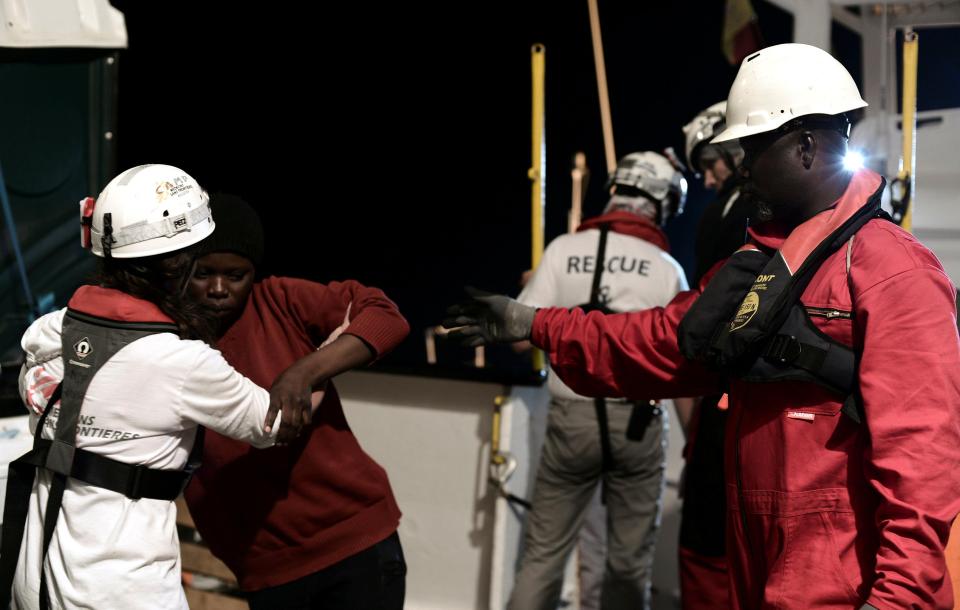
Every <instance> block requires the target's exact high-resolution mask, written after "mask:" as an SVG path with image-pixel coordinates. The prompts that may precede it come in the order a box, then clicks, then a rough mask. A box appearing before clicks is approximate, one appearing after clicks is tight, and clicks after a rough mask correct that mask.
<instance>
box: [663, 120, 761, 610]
mask: <svg viewBox="0 0 960 610" xmlns="http://www.w3.org/2000/svg"><path fill="white" fill-rule="evenodd" d="M726 111H727V102H726V101H723V102H718V103H716V104H713V105H711V106H710V107H708V108H706V109H704V110H702V111H701V112H700V113H699V114H697V116H695V117H694V118H693V120H691V121H690V122H689V123H687V124H686V125H685V126H684V127H683V135H684V139H685V141H686V154H687V165H688V167H689V169H690V171H691V172H693V173H694V175H696V176H698V177H699V176H702V177H703V185H704V186H705V187H706V188H708V189H713V190H715V191H716V192H717V198H716V199H715V200H714V201H712V202H711V203H710V204H709V205H707V207H706V208H705V209H704V211H703V215H702V216H701V217H700V221H699V223H698V228H697V240H696V276H695V278H694V285H697V284H699V283H700V280H701V279H702V278H703V276H704V275H706V274H707V272H708V271H709V270H710V269H711V268H712V267H713V266H714V265H716V264H717V263H718V262H720V261H721V260H724V259H726V258H727V257H728V256H730V255H731V254H733V253H734V252H735V251H736V250H737V249H739V248H740V247H741V246H742V245H743V244H744V241H745V240H746V236H747V223H748V222H749V218H750V216H751V215H752V210H751V206H750V204H749V198H748V197H745V196H743V194H742V193H741V190H740V180H739V179H738V175H737V172H738V169H737V168H738V166H739V164H740V161H741V160H742V159H743V150H742V149H741V148H740V146H739V144H737V143H736V141H735V140H729V141H727V142H722V143H720V144H711V143H710V140H712V139H713V138H714V136H716V135H717V134H719V133H720V132H721V131H723V129H724V127H725V126H726ZM720 398H721V395H720V394H719V393H715V394H711V395H708V396H704V397H702V399H701V400H700V401H699V403H698V404H697V406H696V408H695V409H694V411H693V416H692V417H691V423H690V429H689V431H688V434H687V446H686V447H685V448H684V458H685V460H686V467H685V468H684V472H683V490H682V496H683V508H682V518H681V520H680V540H679V545H678V549H677V550H678V560H679V566H680V600H681V605H682V607H683V608H684V610H700V609H703V610H718V609H722V608H728V607H729V601H728V600H729V598H730V593H729V586H728V584H727V580H728V579H727V561H726V550H725V548H726V541H725V535H726V528H725V527H724V523H725V521H726V491H725V489H724V479H723V431H724V428H725V426H726V419H727V412H726V411H725V410H721V409H719V408H717V403H718V402H719V400H720Z"/></svg>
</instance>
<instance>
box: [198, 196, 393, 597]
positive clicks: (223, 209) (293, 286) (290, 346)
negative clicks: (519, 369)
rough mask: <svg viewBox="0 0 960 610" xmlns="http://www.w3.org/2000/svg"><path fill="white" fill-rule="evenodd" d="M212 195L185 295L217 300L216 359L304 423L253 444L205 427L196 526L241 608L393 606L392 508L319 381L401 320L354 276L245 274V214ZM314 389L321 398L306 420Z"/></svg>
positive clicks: (256, 232) (373, 347) (250, 219)
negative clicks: (273, 443) (211, 221)
mask: <svg viewBox="0 0 960 610" xmlns="http://www.w3.org/2000/svg"><path fill="white" fill-rule="evenodd" d="M210 205H211V208H213V212H214V214H215V217H216V219H217V228H216V231H215V232H214V234H213V235H212V236H211V237H209V238H207V240H206V241H205V242H203V243H202V244H201V256H200V257H199V258H198V260H197V265H196V271H195V273H194V275H193V278H192V280H191V282H190V287H189V291H190V294H192V296H193V297H194V298H195V299H197V300H198V301H200V302H201V303H203V304H204V305H206V306H208V307H210V308H211V309H213V310H215V311H216V313H217V316H218V317H219V321H220V327H219V338H218V341H217V344H216V347H217V348H218V349H219V350H220V351H221V352H223V355H224V357H225V358H226V359H227V361H228V362H229V363H230V364H232V365H233V366H234V367H235V368H236V369H237V370H238V371H240V372H241V373H242V374H244V375H246V376H247V377H249V378H250V379H251V380H253V381H254V382H255V383H257V384H259V385H261V386H263V387H269V388H271V391H270V393H271V399H272V400H271V406H272V407H281V408H282V411H283V419H284V421H286V422H289V423H293V424H296V423H297V422H299V423H300V424H301V425H302V429H301V432H302V433H301V434H300V436H298V437H296V438H289V439H287V440H288V441H289V444H287V445H286V446H280V447H275V448H272V449H269V450H257V449H253V448H251V447H250V446H249V445H246V444H244V443H240V442H237V441H234V440H232V439H229V438H226V437H223V436H220V435H218V434H216V433H213V432H211V431H208V432H207V437H206V445H205V448H204V456H203V467H202V468H201V469H200V470H199V472H198V473H197V475H196V476H195V477H194V479H193V482H192V483H191V485H190V486H189V488H188V489H187V492H186V499H187V503H188V504H189V506H190V512H191V514H192V515H193V518H194V521H195V522H196V524H197V529H198V530H199V532H200V535H201V536H203V538H204V540H205V541H206V542H207V544H208V545H209V546H210V549H211V550H212V551H213V553H214V555H216V556H217V557H219V558H220V559H221V560H223V561H224V563H226V564H227V565H228V566H229V567H230V569H231V570H233V572H234V574H236V576H237V580H238V581H239V584H240V588H241V589H243V590H244V591H248V592H250V595H249V601H250V607H251V610H261V609H275V608H291V609H292V608H297V609H316V608H325V609H326V608H331V609H333V608H336V609H340V608H343V609H348V608H349V609H351V610H356V609H367V608H369V609H374V608H376V609H381V608H382V609H393V608H396V609H400V608H402V607H403V597H404V583H405V575H406V564H405V563H404V560H403V552H402V550H401V547H400V541H399V538H398V537H397V533H396V531H397V526H398V524H399V520H400V510H399V509H398V507H397V504H396V501H395V500H394V497H393V493H392V491H391V489H390V483H389V481H388V480H387V474H386V472H385V471H384V470H383V468H381V467H380V466H379V465H378V464H377V463H376V462H374V461H373V459H371V458H370V456H368V455H367V454H366V453H364V452H363V450H362V449H361V448H360V445H359V444H358V442H357V439H356V438H355V437H354V435H353V433H352V432H351V431H350V427H349V425H348V424H347V421H346V419H345V417H344V414H343V408H342V406H341V404H340V399H339V397H338V396H337V392H336V389H335V388H334V387H333V385H332V384H331V383H329V381H328V380H329V379H331V378H332V377H334V376H335V375H337V374H339V373H341V372H343V371H346V370H349V369H352V368H355V367H358V366H361V365H364V364H367V363H369V362H371V361H373V360H375V359H376V358H378V357H379V356H381V355H383V354H384V353H385V352H387V351H389V350H390V349H392V348H394V347H395V346H396V345H397V344H398V343H400V341H402V340H403V338H404V337H405V336H406V335H407V333H408V332H409V326H408V325H407V322H406V320H404V318H403V316H401V315H400V312H399V311H398V310H397V307H396V305H395V304H394V303H393V302H392V301H390V299H388V298H387V297H386V296H385V295H384V294H383V292H381V291H380V290H377V289H375V288H368V287H365V286H362V285H360V284H359V283H357V282H354V281H349V280H348V281H345V282H332V283H330V284H326V285H324V284H318V283H315V282H309V281H305V280H299V279H292V278H277V277H269V278H266V279H263V280H260V281H255V279H254V276H255V271H256V266H257V265H258V264H259V263H260V260H261V258H262V255H263V231H262V228H261V225H260V220H259V218H258V217H257V214H256V212H255V211H254V210H253V209H252V208H251V207H250V206H249V205H248V204H247V203H246V202H244V201H243V200H242V199H240V198H238V197H234V196H231V195H214V196H213V197H212V198H211V201H210ZM321 346H322V347H321ZM318 348H320V349H318ZM288 367H289V370H287V369H288ZM281 373H283V374H281ZM321 392H322V393H321ZM311 395H312V399H313V400H321V401H322V402H321V404H320V406H319V408H318V409H317V411H316V415H315V416H314V417H313V418H312V420H311V419H310V416H309V413H310V409H309V406H310V401H311Z"/></svg>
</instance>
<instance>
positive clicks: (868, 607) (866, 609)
mask: <svg viewBox="0 0 960 610" xmlns="http://www.w3.org/2000/svg"><path fill="white" fill-rule="evenodd" d="M860 610H877V608H876V607H875V606H871V605H870V604H864V605H862V606H860Z"/></svg>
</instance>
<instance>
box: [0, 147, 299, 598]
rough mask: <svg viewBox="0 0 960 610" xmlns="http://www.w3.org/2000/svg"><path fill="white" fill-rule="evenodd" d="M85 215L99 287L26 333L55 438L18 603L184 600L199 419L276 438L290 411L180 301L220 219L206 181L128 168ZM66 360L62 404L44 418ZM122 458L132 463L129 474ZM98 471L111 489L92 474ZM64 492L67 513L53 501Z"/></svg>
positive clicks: (37, 405) (24, 384) (42, 458)
mask: <svg viewBox="0 0 960 610" xmlns="http://www.w3.org/2000/svg"><path fill="white" fill-rule="evenodd" d="M81 223H82V227H83V229H82V230H83V231H84V234H83V241H84V245H85V247H90V248H91V249H92V250H93V253H94V254H95V255H97V256H99V257H101V260H100V263H101V264H100V274H99V278H98V285H95V286H84V287H81V288H80V289H79V290H78V291H77V292H76V293H75V294H74V295H73V297H72V298H71V299H70V302H69V304H68V307H67V309H64V310H61V311H58V312H54V313H51V314H48V315H46V316H43V317H42V318H40V319H39V320H37V321H36V322H35V323H34V324H33V325H32V326H31V327H30V328H29V330H27V332H26V334H25V335H24V336H23V341H22V345H23V349H24V351H25V352H26V355H27V360H26V364H25V365H24V368H23V371H22V373H21V393H22V394H23V398H24V401H25V403H26V405H27V407H28V409H30V413H31V416H32V417H31V424H32V425H34V426H36V425H37V422H38V421H42V422H43V423H42V430H41V434H40V435H38V437H39V438H42V439H44V440H42V441H37V442H38V443H39V444H41V445H42V447H41V448H40V449H35V450H34V452H32V453H33V454H34V455H35V456H36V455H39V457H34V458H33V462H31V463H34V464H35V465H36V466H37V468H36V470H35V472H36V477H35V482H34V483H33V486H32V489H31V490H30V497H29V504H26V503H25V502H24V504H25V511H26V518H25V525H24V526H23V527H24V529H23V537H22V543H21V544H20V545H19V554H18V559H17V562H16V570H15V574H13V586H12V590H11V591H10V594H11V596H12V604H13V607H14V608H25V609H26V608H30V609H32V608H48V607H49V608H81V607H82V608H96V609H97V610H101V609H109V608H117V609H123V610H131V609H137V608H144V609H146V608H150V609H164V610H166V609H176V608H184V609H185V608H187V603H186V599H185V597H184V594H183V589H182V587H181V584H180V554H179V545H178V542H177V532H176V508H175V506H174V504H173V502H171V501H170V500H169V499H167V498H169V497H170V496H175V495H176V491H177V489H176V487H177V486H178V485H179V482H178V479H177V477H183V479H184V480H185V476H186V475H184V474H182V471H184V469H185V467H186V466H187V464H188V457H189V456H190V454H191V449H192V448H193V446H194V441H195V439H196V437H197V432H198V426H204V427H208V428H210V429H212V430H216V431H217V432H219V433H221V434H224V435H227V436H231V437H233V438H237V439H241V440H244V441H247V442H249V443H250V444H251V445H253V446H255V447H268V446H271V445H273V444H274V442H275V440H276V435H277V432H278V430H277V427H278V426H277V424H278V423H279V422H278V421H275V417H274V416H276V415H277V412H276V408H271V406H270V396H269V394H268V393H267V391H266V390H264V389H262V388H260V387H258V386H256V385H255V384H254V383H253V382H251V381H250V380H248V379H247V378H245V377H243V376H242V375H240V374H239V373H237V372H236V371H235V370H234V369H233V368H232V367H231V366H230V365H229V364H227V362H226V361H225V360H224V359H223V357H222V356H221V355H220V353H219V352H217V351H216V350H214V349H213V348H211V347H210V346H209V345H208V344H207V343H206V342H205V339H208V338H209V337H210V331H211V329H212V326H211V325H210V321H209V319H208V318H206V316H205V314H204V312H203V311H202V310H200V309H199V308H198V307H195V306H192V305H190V304H189V303H188V302H187V301H185V300H183V299H182V298H181V296H182V292H183V290H182V289H183V286H184V285H185V281H186V279H187V278H188V276H189V273H190V267H191V265H192V256H191V255H190V249H191V246H193V245H194V244H196V243H197V242H199V241H200V240H202V239H203V238H204V237H206V236H207V235H209V234H210V233H212V232H213V230H214V222H213V219H212V217H211V215H210V211H209V207H208V205H207V195H206V193H204V192H203V190H202V189H201V188H200V186H199V185H198V184H197V183H196V181H195V180H194V179H193V178H191V177H190V176H188V175H187V174H186V173H184V172H183V171H182V170H179V169H177V168H175V167H171V166H167V165H143V166H139V167H134V168H132V169H129V170H127V171H125V172H123V173H122V174H120V175H119V176H117V177H116V178H114V179H113V180H112V181H111V182H110V183H109V184H108V185H107V187H106V188H105V189H104V191H103V192H102V193H101V195H100V198H99V199H98V200H97V201H96V202H95V203H94V201H93V200H91V199H87V200H85V201H84V202H81ZM71 332H72V333H73V335H71V334H70V333H71ZM65 367H66V369H67V370H66V379H65V381H64V383H63V388H62V394H63V400H62V401H61V402H59V403H56V404H55V405H53V406H52V408H51V409H49V412H48V414H47V416H46V417H45V418H41V415H42V413H43V412H44V409H45V408H46V407H47V403H48V402H49V401H50V397H51V394H52V393H53V391H54V388H55V387H56V386H57V385H59V384H60V382H61V380H64V374H65V370H64V369H65ZM57 395H58V396H59V395H60V392H59V391H58V392H57ZM306 399H307V400H309V397H307V398H306ZM54 400H56V398H55V399H54ZM69 404H74V405H75V408H73V410H72V411H71V408H70V407H68V406H67V405H69ZM71 412H72V415H71ZM57 430H60V432H59V433H57ZM284 433H286V430H284ZM71 445H72V447H71ZM28 455H30V454H28ZM104 458H105V459H104ZM28 461H29V460H28ZM87 462H94V463H98V464H99V463H101V462H104V463H106V466H103V467H101V466H97V467H96V468H100V469H101V470H104V471H110V472H111V474H110V476H105V475H103V473H97V472H93V474H92V475H91V474H84V473H83V472H84V464H86V463H87ZM116 463H119V465H117V464H116ZM131 465H132V466H131ZM20 467H21V468H22V464H21V465H20ZM96 468H88V469H89V470H96ZM117 469H119V472H121V474H123V475H124V476H126V474H127V471H128V470H129V472H130V476H129V477H126V479H124V482H121V483H120V484H117V483H116V482H115V481H114V479H116V476H115V474H114V473H113V471H115V470H117ZM30 472H31V475H32V473H33V472H34V471H33V470H31V471H30ZM58 472H60V473H61V474H57V473H58ZM141 475H142V476H141ZM98 476H99V477H100V478H104V479H105V480H109V481H110V483H109V484H107V483H104V484H107V485H108V487H103V486H99V485H96V484H92V483H91V482H90V481H100V478H98ZM57 477H60V478H61V479H62V481H64V482H61V483H60V489H59V490H57V483H56V479H57ZM141 479H143V480H144V481H146V480H147V479H149V481H148V482H144V481H141ZM110 485H112V486H113V487H114V488H115V489H110V488H109V486H110ZM158 485H159V486H158ZM158 490H160V491H158ZM251 492H252V493H255V492H254V491H253V490H251ZM59 494H62V500H60V502H61V503H62V504H61V506H62V508H61V509H60V510H59V516H58V517H57V512H56V511H55V510H54V509H55V508H56V507H55V506H54V509H50V506H48V500H49V498H50V496H54V497H55V499H56V497H57V496H58V495H59ZM21 495H24V494H21ZM151 495H152V497H151ZM24 498H25V496H24ZM11 501H12V500H11V498H10V497H9V496H8V499H7V504H8V506H6V507H5V521H6V515H9V514H11V506H10V503H11ZM54 504H55V502H54ZM54 504H51V506H53V505H54ZM237 510H243V508H242V507H237ZM51 514H52V515H53V519H55V526H54V527H53V529H52V530H51V531H48V533H47V537H48V538H49V543H48V544H47V545H46V546H47V549H46V553H45V552H44V546H45V540H44V526H45V525H47V527H48V530H49V529H50V526H51V525H53V523H54V521H51V516H50V515H51ZM21 522H22V520H21ZM8 531H9V530H8V523H4V542H5V543H7V544H5V545H4V552H5V553H10V554H11V555H12V554H15V550H13V551H11V550H9V549H11V548H12V549H16V548H17V547H16V542H15V541H8V540H6V538H7V532H8ZM11 545H12V546H11ZM0 559H2V558H0ZM9 559H10V558H6V561H7V562H9ZM10 571H11V573H13V572H12V566H11V567H10ZM7 578H8V579H9V576H7ZM0 584H3V583H0Z"/></svg>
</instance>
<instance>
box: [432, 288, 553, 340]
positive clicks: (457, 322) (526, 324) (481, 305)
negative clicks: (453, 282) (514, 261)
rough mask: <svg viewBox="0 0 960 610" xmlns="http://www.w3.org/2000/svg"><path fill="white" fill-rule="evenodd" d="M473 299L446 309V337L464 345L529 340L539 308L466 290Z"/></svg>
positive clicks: (482, 292)
mask: <svg viewBox="0 0 960 610" xmlns="http://www.w3.org/2000/svg"><path fill="white" fill-rule="evenodd" d="M467 294H468V295H470V297H471V298H470V300H469V301H465V302H463V303H459V304H457V305H453V306H451V307H449V308H448V309H447V317H446V318H444V320H443V327H444V328H448V329H452V330H451V331H450V333H449V334H448V335H447V336H448V337H450V338H451V339H454V340H456V341H459V342H460V343H462V344H463V345H468V346H470V347H475V346H477V345H487V344H490V343H513V342H515V341H523V340H525V339H529V338H530V331H531V329H532V328H533V318H534V316H535V315H536V313H537V310H536V308H534V307H529V306H527V305H523V304H521V303H519V302H518V301H515V300H514V299H511V298H510V297H507V296H504V295H502V294H493V293H490V292H484V291H482V290H477V289H476V288H469V287H468V288H467Z"/></svg>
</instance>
